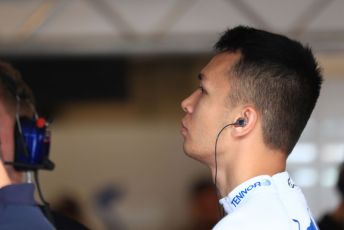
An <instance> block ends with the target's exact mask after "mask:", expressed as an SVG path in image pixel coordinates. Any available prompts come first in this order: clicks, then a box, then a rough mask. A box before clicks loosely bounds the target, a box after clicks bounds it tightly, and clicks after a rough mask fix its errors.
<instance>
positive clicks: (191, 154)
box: [183, 144, 207, 164]
mask: <svg viewBox="0 0 344 230" xmlns="http://www.w3.org/2000/svg"><path fill="white" fill-rule="evenodd" d="M183 150H184V153H185V155H187V156H188V157H190V158H192V159H194V160H196V161H199V162H201V163H204V164H207V161H206V157H204V154H201V153H200V152H199V151H197V150H195V149H191V148H188V146H186V145H185V144H184V146H183Z"/></svg>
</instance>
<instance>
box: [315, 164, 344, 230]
mask: <svg viewBox="0 0 344 230" xmlns="http://www.w3.org/2000/svg"><path fill="white" fill-rule="evenodd" d="M336 187H337V191H338V192H339V194H340V198H341V200H340V203H339V205H338V206H337V208H336V209H335V210H334V211H332V212H330V213H326V214H325V215H324V216H323V217H322V218H321V219H320V221H319V228H320V229H321V230H344V163H342V164H341V165H340V167H339V176H338V181H337V186H336Z"/></svg>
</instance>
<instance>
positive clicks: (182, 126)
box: [180, 122, 188, 136]
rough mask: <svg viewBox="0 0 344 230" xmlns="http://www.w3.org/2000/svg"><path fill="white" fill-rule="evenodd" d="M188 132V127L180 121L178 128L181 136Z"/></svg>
mask: <svg viewBox="0 0 344 230" xmlns="http://www.w3.org/2000/svg"><path fill="white" fill-rule="evenodd" d="M187 132H188V129H187V128H186V127H185V125H184V123H183V122H182V123H181V128H180V133H181V134H182V135H183V136H186V134H187Z"/></svg>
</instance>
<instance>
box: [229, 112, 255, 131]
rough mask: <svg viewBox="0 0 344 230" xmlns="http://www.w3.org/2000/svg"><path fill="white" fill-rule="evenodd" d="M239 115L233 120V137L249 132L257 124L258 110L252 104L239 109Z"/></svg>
mask: <svg viewBox="0 0 344 230" xmlns="http://www.w3.org/2000/svg"><path fill="white" fill-rule="evenodd" d="M240 114H241V116H238V117H237V118H236V120H235V124H236V125H234V128H233V129H232V135H233V136H235V137H243V136H245V135H247V134H249V133H250V132H251V131H252V130H253V129H254V127H255V126H256V124H257V121H258V112H257V110H256V109H255V108H254V107H253V106H246V107H244V108H243V109H242V111H241V113H240Z"/></svg>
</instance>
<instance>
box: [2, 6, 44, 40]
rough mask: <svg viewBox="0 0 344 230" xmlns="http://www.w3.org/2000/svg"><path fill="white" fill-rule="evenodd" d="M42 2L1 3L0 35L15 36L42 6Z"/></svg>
mask: <svg viewBox="0 0 344 230" xmlns="http://www.w3.org/2000/svg"><path fill="white" fill-rule="evenodd" d="M41 2H42V1H41V0H27V1H19V2H18V1H1V2H0V35H1V37H7V36H9V35H13V34H14V33H15V32H16V30H17V29H18V27H19V26H20V25H21V24H22V23H24V21H25V20H26V19H27V18H28V17H29V16H30V15H31V14H32V12H33V11H34V10H35V9H36V8H37V7H38V6H39V5H40V4H41Z"/></svg>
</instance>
